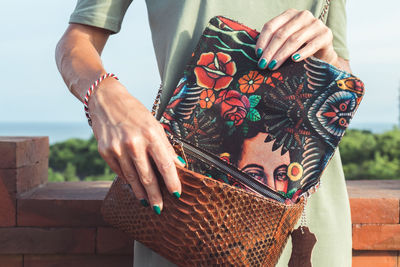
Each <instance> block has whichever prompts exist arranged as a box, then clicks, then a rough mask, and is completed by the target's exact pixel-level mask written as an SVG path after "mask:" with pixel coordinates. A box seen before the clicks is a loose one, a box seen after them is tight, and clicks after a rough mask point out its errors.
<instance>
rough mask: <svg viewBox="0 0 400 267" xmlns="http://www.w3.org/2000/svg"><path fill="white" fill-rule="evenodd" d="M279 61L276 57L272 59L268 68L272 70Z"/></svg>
mask: <svg viewBox="0 0 400 267" xmlns="http://www.w3.org/2000/svg"><path fill="white" fill-rule="evenodd" d="M277 62H278V61H276V60H275V59H274V60H272V61H271V62H270V63H269V65H268V68H269V69H270V70H272V69H273V68H274V67H275V66H276V63H277Z"/></svg>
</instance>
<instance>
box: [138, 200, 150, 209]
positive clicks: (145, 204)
mask: <svg viewBox="0 0 400 267" xmlns="http://www.w3.org/2000/svg"><path fill="white" fill-rule="evenodd" d="M140 203H141V204H142V206H143V207H148V206H149V202H147V200H146V199H144V198H142V199H141V200H140Z"/></svg>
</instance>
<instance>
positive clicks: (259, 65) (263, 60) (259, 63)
mask: <svg viewBox="0 0 400 267" xmlns="http://www.w3.org/2000/svg"><path fill="white" fill-rule="evenodd" d="M265 66H267V60H266V59H265V58H263V59H261V60H260V61H259V62H258V67H259V68H260V69H265Z"/></svg>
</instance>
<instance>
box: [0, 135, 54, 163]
mask: <svg viewBox="0 0 400 267" xmlns="http://www.w3.org/2000/svg"><path fill="white" fill-rule="evenodd" d="M48 157H49V138H48V137H47V136H38V137H16V136H9V137H8V136H2V137H0V168H2V169H10V168H18V167H21V166H28V165H33V164H35V163H36V162H38V161H42V160H44V159H46V158H48Z"/></svg>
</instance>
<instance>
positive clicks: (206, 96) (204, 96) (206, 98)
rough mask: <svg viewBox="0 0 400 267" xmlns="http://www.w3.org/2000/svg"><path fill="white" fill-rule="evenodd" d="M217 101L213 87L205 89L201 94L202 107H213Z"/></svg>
mask: <svg viewBox="0 0 400 267" xmlns="http://www.w3.org/2000/svg"><path fill="white" fill-rule="evenodd" d="M214 101H215V94H214V91H213V90H211V89H208V90H203V91H202V92H201V94H200V107H201V108H211V107H212V105H213V104H214Z"/></svg>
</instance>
